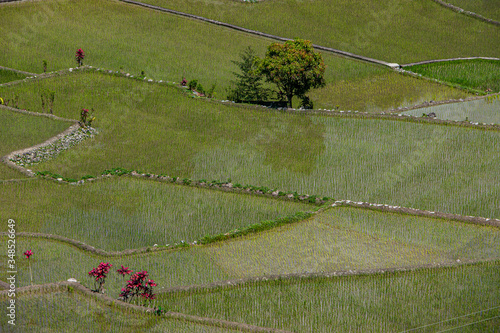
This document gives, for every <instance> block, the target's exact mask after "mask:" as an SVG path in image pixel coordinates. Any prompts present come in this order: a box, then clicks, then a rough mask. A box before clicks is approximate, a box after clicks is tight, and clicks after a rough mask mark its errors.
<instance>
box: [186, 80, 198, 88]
mask: <svg viewBox="0 0 500 333" xmlns="http://www.w3.org/2000/svg"><path fill="white" fill-rule="evenodd" d="M197 86H198V80H191V81H189V83H188V88H189V90H196V87H197Z"/></svg>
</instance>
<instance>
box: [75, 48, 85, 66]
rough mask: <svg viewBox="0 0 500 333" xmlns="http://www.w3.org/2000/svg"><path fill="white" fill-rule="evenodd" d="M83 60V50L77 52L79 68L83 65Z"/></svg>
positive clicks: (76, 57)
mask: <svg viewBox="0 0 500 333" xmlns="http://www.w3.org/2000/svg"><path fill="white" fill-rule="evenodd" d="M83 58H85V52H83V50H82V49H78V50H76V54H75V59H76V62H77V63H78V66H82V65H83Z"/></svg>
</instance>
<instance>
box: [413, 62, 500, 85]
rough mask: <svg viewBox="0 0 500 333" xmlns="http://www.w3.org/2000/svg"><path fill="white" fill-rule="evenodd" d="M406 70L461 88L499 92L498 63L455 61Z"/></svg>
mask: <svg viewBox="0 0 500 333" xmlns="http://www.w3.org/2000/svg"><path fill="white" fill-rule="evenodd" d="M405 69H406V70H409V71H412V72H415V73H419V74H422V75H423V76H426V77H432V78H435V79H438V80H441V81H445V82H449V83H451V84H454V85H457V86H459V87H462V88H468V89H478V90H481V91H483V92H495V93H496V92H500V61H498V60H482V59H476V60H456V61H446V62H436V63H431V64H423V65H414V66H409V67H405Z"/></svg>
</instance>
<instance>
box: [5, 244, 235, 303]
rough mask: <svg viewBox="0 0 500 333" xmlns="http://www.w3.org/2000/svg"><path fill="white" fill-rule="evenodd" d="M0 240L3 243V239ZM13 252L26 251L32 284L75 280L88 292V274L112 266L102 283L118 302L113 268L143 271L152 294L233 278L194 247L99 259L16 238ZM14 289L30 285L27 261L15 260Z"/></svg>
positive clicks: (64, 246) (65, 246)
mask: <svg viewBox="0 0 500 333" xmlns="http://www.w3.org/2000/svg"><path fill="white" fill-rule="evenodd" d="M1 239H2V240H3V241H5V242H6V237H5V236H2V237H1ZM16 244H17V248H19V249H24V248H29V249H31V250H32V251H33V253H34V256H33V257H32V258H31V263H30V265H31V268H32V271H33V284H35V285H36V284H45V283H51V282H59V281H66V280H68V279H69V278H75V279H76V280H77V281H79V282H80V283H82V284H83V285H85V286H87V287H88V288H92V287H93V286H94V280H93V279H91V278H89V275H88V272H89V271H90V270H91V269H92V268H93V267H96V266H97V265H98V264H99V263H100V262H109V263H110V264H112V265H113V266H112V271H111V272H110V274H109V276H108V277H107V279H106V284H105V291H106V294H107V295H109V296H111V297H115V298H118V295H119V293H120V290H121V288H123V286H124V284H125V283H124V279H123V277H122V276H121V275H119V274H118V273H116V268H119V267H121V265H123V266H125V267H129V268H130V269H131V270H133V271H134V272H137V271H142V270H146V271H148V272H149V275H150V277H151V278H152V279H154V280H155V281H156V282H157V283H158V287H156V288H155V291H160V290H162V289H163V288H170V287H173V286H186V285H191V284H205V283H211V282H215V281H220V280H227V279H230V278H233V276H230V275H228V274H226V273H225V272H224V271H222V270H220V269H219V268H218V267H217V265H216V264H215V262H214V260H213V259H212V258H211V257H210V256H207V255H206V254H205V253H203V252H202V251H200V250H199V248H198V247H190V248H181V249H177V250H170V251H165V252H156V253H145V254H142V255H128V256H121V257H100V256H97V255H92V254H89V253H87V252H83V251H80V250H78V249H77V248H75V247H73V246H71V245H68V244H65V243H61V242H58V241H53V240H44V239H36V238H28V237H22V236H17V237H16ZM0 259H1V260H2V261H1V262H0V268H1V269H2V271H1V272H0V280H2V281H6V278H7V277H8V275H7V267H6V263H7V257H6V254H2V255H1V256H0ZM16 265H17V275H16V279H17V280H16V286H17V287H24V286H29V285H30V273H29V269H28V263H27V260H19V259H18V260H16Z"/></svg>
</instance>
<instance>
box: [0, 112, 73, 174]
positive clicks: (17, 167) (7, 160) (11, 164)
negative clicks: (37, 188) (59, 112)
mask: <svg viewBox="0 0 500 333" xmlns="http://www.w3.org/2000/svg"><path fill="white" fill-rule="evenodd" d="M26 112H29V111H26ZM33 113H36V112H33ZM54 117H55V116H54ZM55 118H58V117H55ZM80 128H81V127H80V125H79V124H78V123H76V124H73V125H71V126H70V127H69V128H68V129H67V130H65V131H64V132H62V133H59V134H57V135H56V136H54V137H52V138H50V139H48V140H46V141H45V142H42V143H40V144H37V145H35V146H32V147H29V148H25V149H20V150H16V151H13V152H11V153H10V154H8V155H5V156H3V157H2V162H3V163H5V164H7V165H8V166H9V167H11V168H13V169H15V170H17V171H19V172H21V173H22V174H24V175H26V176H28V177H34V176H35V173H34V172H33V171H31V170H30V169H26V168H24V167H22V166H20V165H17V164H16V163H14V162H13V161H11V160H12V159H14V156H16V155H23V154H29V153H32V152H33V151H36V150H37V149H39V148H42V147H45V146H50V145H52V144H54V143H55V142H57V141H58V140H61V139H62V138H64V137H65V136H67V135H70V134H72V133H74V132H76V131H78V130H79V129H80Z"/></svg>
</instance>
